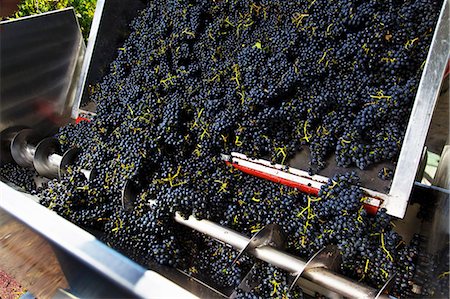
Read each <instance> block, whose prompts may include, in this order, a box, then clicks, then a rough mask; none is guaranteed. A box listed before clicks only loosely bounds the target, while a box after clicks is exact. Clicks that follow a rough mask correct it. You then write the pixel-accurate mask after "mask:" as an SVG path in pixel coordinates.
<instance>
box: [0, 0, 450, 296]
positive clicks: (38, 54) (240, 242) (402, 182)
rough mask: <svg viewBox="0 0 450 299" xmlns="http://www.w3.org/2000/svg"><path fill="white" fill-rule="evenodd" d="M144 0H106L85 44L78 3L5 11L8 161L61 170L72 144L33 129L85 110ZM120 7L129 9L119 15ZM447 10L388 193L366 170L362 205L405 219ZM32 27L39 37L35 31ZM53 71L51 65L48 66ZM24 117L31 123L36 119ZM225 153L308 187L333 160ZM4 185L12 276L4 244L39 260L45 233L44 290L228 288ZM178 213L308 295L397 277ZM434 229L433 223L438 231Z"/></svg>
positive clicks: (188, 291)
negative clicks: (143, 255) (48, 279)
mask: <svg viewBox="0 0 450 299" xmlns="http://www.w3.org/2000/svg"><path fill="white" fill-rule="evenodd" d="M142 5H143V4H142V2H140V1H138V0H136V1H127V3H124V1H116V0H114V1H112V0H110V1H106V0H99V1H98V2H97V9H96V12H95V16H94V21H93V25H92V29H91V34H90V37H89V41H88V44H87V47H85V46H84V42H83V40H82V37H81V34H80V32H79V28H78V24H77V21H76V18H75V16H74V12H73V10H72V9H67V10H62V11H59V12H51V13H47V14H42V15H38V16H36V17H30V18H24V19H20V20H16V21H7V22H3V23H2V24H1V25H0V26H1V29H2V35H1V39H2V43H1V44H2V57H8V63H5V62H4V61H3V62H2V65H1V71H2V81H3V83H2V86H1V92H2V93H1V96H2V108H1V116H2V119H1V124H0V125H1V126H0V129H1V131H2V133H1V136H0V137H1V146H2V148H1V154H2V160H3V161H6V160H8V159H9V160H10V161H15V162H16V163H18V164H19V165H21V166H24V167H34V168H35V169H36V171H37V172H38V173H39V174H40V175H41V176H42V177H47V178H58V177H59V176H60V175H61V173H62V172H64V171H65V167H66V166H67V165H69V164H70V162H71V160H72V159H73V157H74V156H75V155H76V152H74V151H69V152H66V153H60V152H58V149H57V144H55V140H54V139H52V138H46V139H45V138H43V137H38V136H39V135H42V136H49V135H51V133H52V132H54V129H55V128H56V127H58V126H60V125H62V124H64V123H67V122H69V121H70V119H71V118H72V119H75V118H77V117H79V115H80V113H81V114H83V113H85V114H86V113H87V114H89V113H88V112H86V111H82V110H80V109H79V107H80V105H81V103H82V102H83V99H84V97H85V96H86V86H87V85H88V84H89V83H90V82H94V81H95V80H97V79H98V78H99V77H100V76H101V75H102V70H103V68H104V67H105V66H106V65H108V64H109V62H110V60H112V59H113V55H114V51H115V49H116V48H117V47H116V46H115V43H116V42H117V38H118V35H119V32H121V31H123V28H126V25H127V23H128V22H129V20H130V19H131V18H132V17H133V16H134V15H135V14H136V13H137V11H138V10H139V9H140V8H142ZM117 15H121V16H122V18H120V19H119V20H117V18H115V16H117ZM448 19H449V5H448V1H444V5H443V8H442V11H441V14H440V17H439V22H438V24H437V27H436V30H435V33H434V37H433V41H432V45H431V47H430V51H429V54H428V59H427V62H426V64H425V66H424V71H423V74H422V78H421V81H420V86H419V89H418V91H417V95H416V99H415V103H414V107H413V110H412V113H411V117H410V120H409V124H408V129H407V132H406V135H405V139H404V142H403V146H402V150H401V153H400V157H399V159H398V162H397V166H396V171H395V176H394V179H393V182H392V185H390V186H388V187H389V189H390V191H389V193H386V192H385V191H384V189H383V188H384V187H385V186H372V185H371V182H372V181H373V180H371V178H373V176H374V173H360V175H361V176H362V177H363V178H362V181H363V187H364V190H365V192H366V193H367V195H368V198H369V200H368V202H367V205H369V206H372V207H373V208H375V209H378V208H379V207H385V208H386V209H387V211H388V213H389V214H391V215H393V216H395V217H398V218H400V219H401V218H404V219H403V220H399V230H401V229H402V227H407V226H408V225H411V223H412V221H415V220H411V215H409V214H408V213H407V212H408V201H409V199H410V195H411V191H412V189H413V185H414V182H415V179H416V173H417V172H418V170H419V168H420V167H419V166H420V165H419V164H420V162H421V158H422V154H423V148H424V144H425V139H426V136H427V133H428V128H429V126H430V122H431V118H432V115H433V110H434V107H435V105H436V101H437V98H438V96H439V92H440V87H441V81H442V76H443V73H444V67H445V65H446V62H447V61H448V57H449V40H448V38H449V37H448V31H449V24H448ZM49 24H51V25H49ZM30 28H32V29H30ZM37 36H38V37H39V39H38V38H35V39H33V37H37ZM36 43H39V45H41V46H40V47H37V48H36V49H35V50H34V51H32V52H30V50H29V49H30V47H32V46H35V45H36ZM5 44H6V46H5ZM57 44H59V45H60V46H61V47H64V48H65V49H70V51H58V49H57V48H54V52H51V51H49V50H48V48H46V47H45V45H57ZM27 55H34V62H33V63H29V62H27V65H23V64H22V62H21V59H20V57H25V56H27ZM55 65H58V67H54V66H55ZM21 68H25V70H26V72H24V73H25V74H27V76H22V77H21V78H20V79H17V78H19V77H18V74H17V70H18V69H21ZM49 72H50V75H48V76H46V75H45V74H48V73H49ZM30 74H37V75H36V76H37V77H40V80H36V77H34V78H33V77H30V76H31V75H30ZM19 83H20V84H19ZM24 86H25V87H26V88H25V87H24ZM24 90H26V92H24ZM25 127H32V128H33V130H30V129H27V128H25ZM224 154H225V155H224V156H223V157H224V160H225V161H226V162H227V163H229V164H232V165H234V166H235V167H236V168H239V169H241V170H243V171H245V172H249V173H252V174H255V175H258V176H261V177H263V178H266V179H271V180H275V181H278V182H282V183H287V184H291V185H292V184H293V185H294V186H295V187H297V188H299V189H301V190H304V191H306V192H312V193H314V192H317V190H318V189H319V188H320V186H321V185H323V184H324V183H326V181H327V176H328V175H329V174H330V173H333V172H334V171H336V168H337V167H336V166H335V165H334V166H331V167H330V169H326V170H325V171H324V172H323V173H321V174H320V175H315V176H310V175H309V174H308V173H307V172H306V171H303V170H302V165H305V157H301V156H299V157H297V158H295V159H294V161H292V163H290V165H291V167H290V168H286V167H284V166H282V165H273V164H271V163H269V162H267V161H265V160H255V159H252V158H249V157H246V156H245V155H242V154H240V153H224ZM297 168H299V169H297ZM84 173H85V175H86V176H87V177H88V178H91V177H92V176H94V175H95V172H94V171H93V170H85V171H84ZM375 175H376V174H375ZM444 187H445V186H444ZM446 187H447V188H448V185H447V186H446ZM0 190H1V191H0V192H1V201H0V244H1V245H2V246H0V253H1V254H0V256H2V257H3V258H1V257H0V268H2V267H6V268H9V269H12V270H11V271H14V272H15V273H14V274H15V275H16V276H17V277H20V279H23V280H24V281H25V282H26V283H27V284H29V285H33V281H32V280H33V279H30V278H29V277H25V276H26V275H25V274H24V273H23V272H21V270H20V269H14V265H13V266H11V264H10V263H8V261H7V259H8V256H12V255H14V253H15V252H17V248H21V250H22V251H21V252H22V253H23V254H22V256H23V259H25V261H23V262H24V263H25V264H26V263H30V262H32V261H33V260H35V254H34V253H33V249H34V248H36V247H33V246H37V245H36V244H39V246H41V247H39V248H43V249H42V250H43V252H45V255H47V256H48V258H49V260H52V261H54V262H52V263H49V264H47V265H46V264H45V263H42V261H37V262H36V265H39V267H41V268H40V271H41V274H39V275H40V276H44V279H34V280H35V281H39V283H40V284H41V283H42V284H45V275H42V273H54V277H56V279H55V281H56V283H54V284H53V286H52V287H51V288H45V287H43V286H42V285H40V286H35V287H34V288H33V287H32V286H31V287H29V289H30V291H31V292H34V294H36V295H38V296H39V295H41V296H44V297H48V296H53V295H54V294H68V293H73V294H76V295H77V296H80V297H143V298H144V297H145V298H147V297H148V298H156V297H158V298H160V297H172V298H173V297H182V298H188V297H204V298H212V297H223V296H224V295H223V294H221V293H220V292H219V291H217V290H214V289H213V288H211V287H210V286H207V285H206V284H205V283H203V282H201V281H198V280H196V279H192V278H191V277H188V276H186V275H185V274H183V273H182V272H180V271H178V270H176V269H171V268H167V267H162V266H158V265H154V266H153V267H152V268H151V269H144V268H143V267H141V266H139V265H137V264H136V263H134V262H133V261H131V260H130V259H128V258H127V257H125V256H123V255H121V254H119V253H118V252H116V251H114V250H113V249H111V248H109V247H108V246H106V245H105V244H103V243H102V242H100V241H99V240H97V239H96V238H95V237H94V235H93V234H91V233H90V232H86V231H84V230H83V229H81V228H79V227H77V226H76V225H74V224H72V223H70V222H68V221H67V220H65V219H63V218H62V217H60V216H58V215H57V214H55V213H54V212H52V211H50V210H48V209H46V208H45V207H43V206H40V205H39V204H38V203H37V199H36V198H35V197H34V196H31V195H28V194H24V193H22V192H20V191H18V190H16V189H15V188H14V186H12V185H10V184H7V183H5V182H0ZM446 196H447V197H445V196H441V197H442V200H446V199H447V198H448V193H447V195H446ZM123 197H124V199H123V201H124V203H125V204H126V200H127V199H126V198H127V190H124V194H123ZM447 205H448V204H447ZM412 218H414V217H412ZM175 221H176V222H178V223H179V224H180V225H184V226H187V227H189V228H192V229H193V230H196V231H198V232H201V233H203V234H206V235H208V236H210V237H212V238H214V239H216V240H218V241H221V242H223V243H226V244H228V245H229V246H231V247H233V248H235V249H237V250H239V251H240V252H245V253H250V254H252V255H254V256H255V257H256V258H258V259H261V260H263V261H266V262H268V263H270V264H273V265H275V266H277V267H279V268H281V269H284V270H286V271H288V272H290V273H292V274H293V277H294V283H298V284H299V285H301V286H302V287H303V288H304V290H305V293H306V294H309V295H312V296H313V295H314V292H319V293H321V294H324V295H326V296H328V297H330V298H343V297H345V298H386V297H388V296H386V295H385V294H384V293H383V292H384V290H385V289H387V288H389V286H390V282H391V279H388V280H387V281H386V284H385V286H384V287H383V288H382V289H380V290H376V289H374V288H371V287H369V286H366V285H363V284H361V283H359V282H356V281H353V280H351V279H349V278H347V277H345V276H342V275H341V274H338V273H337V271H336V269H337V268H338V265H339V253H338V251H337V250H336V248H335V247H333V246H328V247H326V248H324V249H322V250H320V251H319V252H317V253H316V254H315V255H314V256H313V257H312V258H311V259H310V260H302V259H300V258H298V257H295V256H292V255H290V254H287V253H286V252H284V251H283V250H282V249H280V248H279V246H277V245H279V243H280V242H281V241H280V240H279V237H278V235H277V234H278V229H277V227H276V226H267V227H265V228H263V229H262V230H261V231H259V232H258V233H256V234H255V235H254V236H253V237H252V238H250V239H249V238H247V237H246V236H243V235H241V234H239V233H237V232H235V231H233V230H231V229H229V228H226V227H222V226H220V225H218V224H216V223H213V222H211V221H207V220H197V219H195V218H194V217H193V216H191V217H189V218H188V219H184V218H183V217H181V216H180V215H179V214H177V215H176V216H175ZM435 221H437V220H435ZM438 221H439V222H440V223H443V222H445V221H448V212H447V214H446V215H444V216H442V215H441V216H440V218H439V220H438ZM11 227H18V229H17V230H16V233H17V235H18V238H11V239H10V240H8V237H6V236H7V233H8V232H9V231H10V228H11ZM436 227H438V225H437V226H436V225H434V230H436V229H437V228H436ZM429 231H430V232H429V233H430V234H431V235H433V234H435V233H436V232H435V231H433V230H429ZM92 233H94V234H95V232H92ZM68 236H70V237H68ZM447 239H448V231H447ZM27 240H33V243H31V246H29V245H27ZM14 261H17V260H14ZM49 267H50V268H49ZM39 275H37V276H39ZM35 281H34V282H35ZM43 290H45V292H43Z"/></svg>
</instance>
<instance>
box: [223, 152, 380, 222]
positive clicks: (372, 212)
mask: <svg viewBox="0 0 450 299" xmlns="http://www.w3.org/2000/svg"><path fill="white" fill-rule="evenodd" d="M225 163H226V164H227V165H229V166H233V167H234V168H236V169H238V170H240V171H242V172H245V173H247V174H250V175H253V176H256V177H259V178H263V179H266V180H269V181H271V182H274V183H278V184H282V185H285V186H288V187H292V188H296V189H298V190H300V191H302V192H304V193H307V194H312V195H315V196H317V195H318V193H319V189H317V188H313V187H311V186H307V185H303V184H301V183H298V182H294V181H291V180H287V179H283V178H280V177H278V176H276V175H273V174H268V173H265V172H263V171H259V170H255V169H253V168H250V167H246V166H242V165H239V164H237V163H232V162H230V161H225ZM364 209H365V210H366V211H367V213H369V214H370V215H375V214H376V213H377V212H378V209H379V207H377V206H372V205H370V204H364Z"/></svg>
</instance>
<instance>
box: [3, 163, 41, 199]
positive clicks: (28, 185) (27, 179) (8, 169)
mask: <svg viewBox="0 0 450 299" xmlns="http://www.w3.org/2000/svg"><path fill="white" fill-rule="evenodd" d="M35 177H36V172H35V171H33V170H30V169H26V168H23V167H20V166H19V165H17V164H15V163H5V164H4V165H1V167H0V179H1V180H4V181H7V182H10V183H12V184H14V185H16V186H17V187H19V188H21V189H23V190H24V191H26V192H29V193H31V192H35V191H36V189H37V186H36V183H35V180H34V179H35Z"/></svg>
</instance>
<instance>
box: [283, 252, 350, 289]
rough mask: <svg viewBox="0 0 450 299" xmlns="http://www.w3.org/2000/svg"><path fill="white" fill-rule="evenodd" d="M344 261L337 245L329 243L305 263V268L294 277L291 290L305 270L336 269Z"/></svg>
mask: <svg viewBox="0 0 450 299" xmlns="http://www.w3.org/2000/svg"><path fill="white" fill-rule="evenodd" d="M341 263H342V256H341V254H340V252H339V249H338V247H337V246H336V245H328V246H326V247H324V248H322V249H320V250H319V251H317V252H316V253H315V254H314V255H313V256H312V257H311V258H310V259H309V260H308V261H307V262H306V264H305V266H304V267H303V269H300V270H299V272H298V273H297V275H296V276H295V278H294V281H293V282H292V284H291V286H290V287H289V291H291V290H292V289H293V288H294V286H295V285H296V284H297V282H298V280H299V279H300V277H301V276H302V274H303V273H304V272H305V271H308V270H309V269H312V268H325V269H329V270H331V271H336V270H337V269H338V268H339V266H340V265H341Z"/></svg>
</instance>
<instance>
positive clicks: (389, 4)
mask: <svg viewBox="0 0 450 299" xmlns="http://www.w3.org/2000/svg"><path fill="white" fill-rule="evenodd" d="M441 2H442V1H434V0H426V1H425V0H410V1H403V0H402V1H400V0H383V1H375V0H369V1H358V0H354V1H351V0H346V1H337V0H310V1H268V0H261V1H248V0H242V1H234V0H229V1H206V0H189V1H184V0H164V1H158V3H156V2H149V4H148V5H147V7H146V8H145V9H144V10H142V11H141V12H140V13H139V15H138V16H137V17H136V18H135V19H134V20H133V21H132V23H131V25H130V27H131V28H130V34H129V36H128V38H127V39H126V41H125V42H124V44H123V45H122V46H121V47H120V48H119V49H118V55H117V58H116V59H115V60H114V61H113V62H112V63H111V66H110V72H109V74H107V75H106V76H105V77H104V78H103V79H102V81H101V82H100V83H98V84H97V85H96V86H93V87H92V88H91V91H90V99H91V100H92V101H94V102H95V103H96V105H97V108H96V109H97V110H96V113H97V115H96V116H95V117H94V118H93V119H92V121H90V122H81V123H80V124H77V125H68V126H65V127H63V128H61V129H60V132H59V133H58V135H57V136H58V138H59V141H60V143H61V147H62V149H63V150H66V149H69V148H71V147H74V146H76V147H79V148H80V149H82V154H81V156H80V157H79V159H78V161H77V163H76V165H75V166H74V167H73V168H71V169H69V173H68V175H67V177H65V178H63V179H62V180H61V181H57V180H54V181H50V182H49V183H48V184H47V185H46V186H44V188H43V189H42V190H40V191H39V196H40V197H41V203H42V204H43V205H45V206H47V207H49V208H51V209H53V210H55V211H56V212H58V213H59V214H60V215H62V216H63V217H65V218H67V219H69V220H70V221H72V222H74V223H77V224H78V225H81V226H83V227H87V228H92V229H95V230H98V231H102V232H104V236H103V237H104V241H105V242H106V243H107V244H109V245H110V246H112V247H113V248H116V249H117V250H119V251H121V252H124V253H125V254H126V255H128V256H130V257H131V258H133V259H134V260H136V261H137V262H139V263H141V264H143V265H148V264H149V263H150V262H158V263H160V264H164V265H170V266H174V267H178V268H180V269H184V270H185V271H186V272H189V273H190V274H192V275H194V276H199V277H208V278H209V279H210V280H212V283H214V284H215V285H217V286H218V287H219V288H231V289H234V288H236V287H237V286H238V285H239V283H240V281H241V280H242V278H243V277H244V276H245V275H247V273H248V271H249V270H250V268H252V267H253V265H254V268H253V272H254V273H255V274H254V275H253V276H254V279H255V281H256V283H255V286H254V288H253V290H252V291H251V292H244V291H242V290H238V291H237V292H236V293H235V294H236V296H237V297H242V298H247V297H248V298H268V297H278V298H281V297H283V298H284V297H293V298H298V297H302V291H301V289H300V288H298V287H297V288H294V289H293V290H291V291H290V292H289V291H288V289H289V284H288V280H289V277H288V274H287V273H284V272H283V271H281V270H279V269H276V268H275V267H273V266H270V265H268V264H265V263H262V262H258V261H255V260H253V259H252V258H251V257H248V256H244V257H242V258H241V259H240V260H239V261H238V263H236V264H235V265H234V266H231V261H232V260H233V259H234V258H235V257H236V255H237V252H236V251H234V250H232V249H230V248H228V247H226V246H224V245H222V244H219V243H217V242H215V241H212V240H210V239H209V238H207V237H205V236H203V235H201V234H198V233H194V232H192V231H190V230H189V229H187V228H183V227H180V225H179V224H177V223H175V221H174V220H173V216H174V214H175V212H179V213H180V214H181V215H183V216H184V217H188V216H189V215H193V216H195V217H196V218H197V219H209V220H212V221H215V222H217V223H220V224H221V225H224V226H226V227H229V228H232V229H234V230H236V231H238V232H241V233H243V234H245V235H247V236H251V235H252V234H254V233H255V232H257V231H258V230H260V229H261V228H263V227H264V226H265V225H267V224H271V223H276V224H279V225H280V226H281V227H282V228H283V231H284V233H285V234H286V236H287V244H286V248H287V249H286V250H287V251H288V252H289V253H292V254H294V255H297V256H299V257H302V258H305V259H307V258H309V257H311V256H312V255H313V254H314V253H315V252H317V251H318V250H319V249H321V248H323V247H324V246H326V245H328V244H336V245H337V246H338V248H339V250H340V252H341V254H342V257H343V263H342V265H341V269H340V271H341V273H343V274H345V275H346V276H348V277H351V278H353V279H356V280H359V281H361V282H363V283H366V284H368V285H370V286H373V287H375V288H379V287H381V286H382V285H383V284H384V283H385V282H386V281H387V279H388V278H389V277H390V276H391V275H393V274H395V278H394V280H395V283H394V286H393V289H392V291H391V294H392V295H394V296H398V297H412V296H414V295H417V294H415V293H414V290H416V289H417V288H416V284H417V283H418V282H416V281H415V268H416V265H417V261H418V259H419V244H420V242H411V244H406V243H405V242H404V241H403V240H402V238H401V237H400V236H399V235H398V234H397V233H396V232H394V231H393V227H392V222H391V219H390V217H389V216H388V215H387V214H386V212H385V211H384V210H380V211H379V212H378V214H377V215H375V216H369V215H367V214H366V212H365V210H364V209H363V206H362V201H363V199H364V198H363V197H364V196H363V193H362V191H361V189H360V187H358V178H357V177H356V175H355V174H353V173H347V174H337V175H336V176H335V177H333V178H332V179H330V181H329V183H328V184H327V185H326V186H324V187H322V189H321V191H320V193H319V194H318V196H307V195H304V194H301V193H299V192H298V191H297V190H295V189H292V188H289V187H286V186H280V185H277V184H275V183H271V182H267V181H264V180H261V179H258V178H255V177H252V176H248V175H246V174H243V173H240V172H239V171H237V170H234V169H233V168H232V167H229V166H226V165H225V164H224V163H223V162H222V161H221V158H220V154H221V153H230V152H231V151H237V152H241V153H244V154H246V155H248V156H251V157H266V156H270V157H271V159H272V161H273V162H278V163H282V164H286V163H287V161H289V159H290V158H292V157H293V155H294V154H295V153H296V152H297V151H299V150H301V148H302V147H305V146H307V147H309V149H310V152H311V161H310V164H311V172H315V171H318V170H320V169H322V168H323V167H324V166H325V162H324V161H325V160H326V158H327V157H329V156H330V155H331V154H333V153H334V154H335V155H336V159H337V163H338V165H340V166H353V165H354V166H357V167H359V168H361V169H365V168H367V167H368V166H370V165H373V164H376V163H379V162H381V161H386V160H394V159H395V158H396V157H397V156H398V153H399V149H400V146H401V143H402V138H403V134H404V132H405V129H406V124H407V119H408V117H409V112H410V110H411V106H412V103H413V100H414V96H415V92H416V89H417V86H418V82H419V79H420V75H421V71H422V68H423V65H424V63H425V60H426V55H427V52H428V48H429V44H430V42H431V38H432V34H433V28H434V26H435V23H436V20H437V17H438V12H439V9H440V5H441V4H442V3H441ZM82 168H83V169H95V170H96V176H95V177H94V179H92V180H89V181H88V180H87V179H86V178H85V177H84V176H83V175H82V174H81V172H80V169H82ZM391 172H392V171H391V170H390V169H384V171H382V172H381V173H380V177H383V178H385V179H390V177H391V175H392V173H391ZM125 182H132V183H133V185H135V186H137V187H138V188H139V190H140V193H139V195H138V196H137V197H136V198H135V199H134V201H133V202H132V207H127V208H123V207H122V205H121V201H120V198H121V192H122V189H123V186H124V184H125ZM445 278H446V277H444V279H445ZM447 278H448V276H447ZM429 280H431V279H429ZM421 281H422V283H424V282H423V281H424V280H423V279H422V280H421ZM423 290H424V291H423V292H421V293H420V294H418V295H419V296H421V297H423V296H429V295H432V294H433V293H434V292H437V291H436V290H435V288H433V287H427V288H424V289H423ZM447 292H448V290H447Z"/></svg>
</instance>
